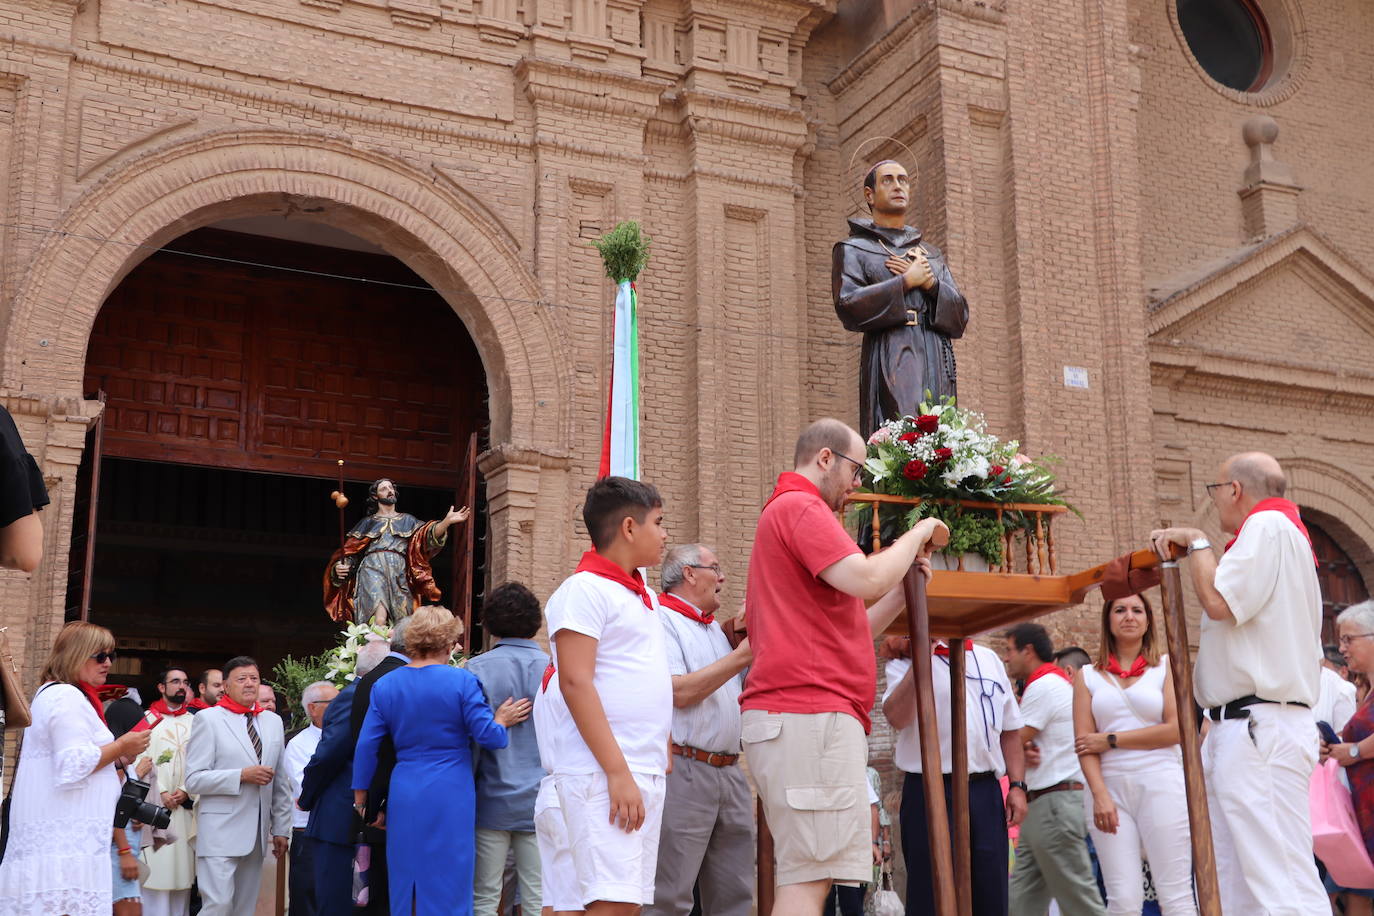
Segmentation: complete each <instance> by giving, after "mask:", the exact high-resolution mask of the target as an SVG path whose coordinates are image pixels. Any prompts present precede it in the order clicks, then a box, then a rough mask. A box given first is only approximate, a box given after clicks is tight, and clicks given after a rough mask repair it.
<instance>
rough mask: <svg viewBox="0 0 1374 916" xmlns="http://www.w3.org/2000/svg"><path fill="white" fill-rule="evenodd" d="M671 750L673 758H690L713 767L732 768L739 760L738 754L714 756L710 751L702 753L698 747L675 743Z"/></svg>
mask: <svg viewBox="0 0 1374 916" xmlns="http://www.w3.org/2000/svg"><path fill="white" fill-rule="evenodd" d="M672 748H673V754H674V755H675V756H678V757H690V758H692V759H693V760H700V761H701V762H702V763H705V764H708V765H710V766H713V767H732V766H734V765H735V762H736V761H738V760H739V754H716V753H713V752H712V751H703V750H702V749H701V748H699V747H688V746H687V745H685V744H676V743H675V744H673V745H672Z"/></svg>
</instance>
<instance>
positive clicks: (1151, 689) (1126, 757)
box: [1083, 655, 1183, 775]
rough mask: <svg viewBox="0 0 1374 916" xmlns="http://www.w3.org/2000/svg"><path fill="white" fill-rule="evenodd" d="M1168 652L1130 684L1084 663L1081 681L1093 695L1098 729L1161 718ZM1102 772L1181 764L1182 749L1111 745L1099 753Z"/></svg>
mask: <svg viewBox="0 0 1374 916" xmlns="http://www.w3.org/2000/svg"><path fill="white" fill-rule="evenodd" d="M1168 664H1169V656H1167V655H1163V656H1160V659H1159V664H1158V665H1155V666H1153V667H1151V668H1146V669H1145V673H1144V674H1143V675H1141V676H1140V678H1139V679H1138V680H1137V681H1136V682H1135V683H1133V684H1131V686H1129V687H1124V688H1123V687H1122V686H1121V683H1120V681H1118V680H1117V679H1116V678H1114V677H1112V676H1111V675H1103V674H1099V673H1098V672H1097V671H1096V670H1095V669H1094V668H1093V666H1092V665H1084V666H1083V683H1084V685H1085V686H1086V687H1087V688H1088V693H1090V694H1091V695H1092V698H1093V719H1094V721H1096V722H1097V730H1098V731H1099V732H1116V733H1120V732H1128V731H1133V730H1135V729H1137V728H1148V727H1149V726H1151V725H1159V724H1160V723H1162V722H1163V721H1164V674H1165V672H1166V671H1167V670H1168ZM1101 760H1102V772H1103V774H1104V775H1106V774H1110V773H1138V772H1140V771H1141V770H1145V769H1149V768H1151V767H1157V766H1159V765H1161V764H1172V765H1176V766H1182V760H1183V757H1182V752H1181V751H1180V750H1179V747H1178V745H1177V744H1175V745H1173V746H1172V747H1161V748H1155V749H1154V750H1149V751H1141V750H1132V749H1130V748H1124V747H1119V748H1114V749H1112V750H1108V751H1106V752H1105V753H1103V754H1102V757H1101Z"/></svg>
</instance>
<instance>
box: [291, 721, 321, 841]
mask: <svg viewBox="0 0 1374 916" xmlns="http://www.w3.org/2000/svg"><path fill="white" fill-rule="evenodd" d="M323 734H324V731H323V730H322V729H321V728H320V727H319V726H318V725H316V724H315V723H313V722H312V723H310V724H309V725H307V726H306V727H305V728H304V729H302V730H301V733H300V734H298V735H297V736H296V737H294V738H292V739H291V740H290V741H288V742H286V750H285V751H283V752H282V766H284V767H285V768H286V773H287V776H288V777H290V779H291V801H292V802H293V804H292V806H291V826H292V827H299V828H304V827H305V826H306V825H308V824H309V823H310V812H309V811H302V810H301V809H300V808H298V807H296V806H295V804H294V803H295V802H297V801H299V800H300V797H301V782H302V781H303V780H304V779H305V765H306V764H307V763H309V762H310V758H311V757H313V756H315V749H316V748H317V747H319V746H320V737H321V736H322V735H323Z"/></svg>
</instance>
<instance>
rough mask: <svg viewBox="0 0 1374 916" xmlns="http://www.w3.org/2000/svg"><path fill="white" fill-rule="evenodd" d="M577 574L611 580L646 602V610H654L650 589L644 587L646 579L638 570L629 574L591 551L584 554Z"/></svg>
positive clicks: (578, 565)
mask: <svg viewBox="0 0 1374 916" xmlns="http://www.w3.org/2000/svg"><path fill="white" fill-rule="evenodd" d="M576 572H589V573H591V574H592V575H596V576H600V577H601V578H603V579H610V580H611V581H612V582H616V583H618V584H620V585H623V586H625V587H626V588H628V589H629V590H630V591H632V592H634V593H635V594H636V595H638V596H639V600H640V601H642V602H644V606H645V607H646V608H648V609H649V610H651V611H652V610H653V609H654V602H653V599H652V598H650V597H649V589H648V588H646V587H645V585H644V577H643V576H642V575H640V573H639V570H637V569H636V570H635V571H634V572H633V573H627V572H626V571H625V570H623V569H621V568H620V567H619V566H617V565H616V564H614V563H612V562H611V561H610V560H608V559H606V558H605V557H603V556H602V555H601V554H599V553H597V552H596V551H595V550H589V551H587V552H586V553H584V554H582V560H581V561H580V562H579V563H578V564H577V570H576Z"/></svg>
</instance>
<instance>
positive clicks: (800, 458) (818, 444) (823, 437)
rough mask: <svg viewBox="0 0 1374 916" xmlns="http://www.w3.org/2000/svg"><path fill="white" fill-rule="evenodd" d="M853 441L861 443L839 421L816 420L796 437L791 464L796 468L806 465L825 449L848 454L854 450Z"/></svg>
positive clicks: (857, 435)
mask: <svg viewBox="0 0 1374 916" xmlns="http://www.w3.org/2000/svg"><path fill="white" fill-rule="evenodd" d="M855 440H858V441H859V442H860V443H862V442H863V440H862V439H860V438H859V434H858V433H856V432H854V430H852V429H850V428H849V427H848V426H846V425H845V424H844V423H841V422H840V421H839V420H836V419H833V418H831V417H825V418H824V419H821V420H817V421H816V422H815V423H812V424H811V425H810V426H808V427H807V428H806V429H804V430H803V431H802V434H801V435H800V436H798V437H797V448H796V451H795V452H793V454H792V464H793V466H794V467H797V468H801V467H803V466H804V465H808V464H810V463H811V462H812V461H814V460H815V458H816V456H817V455H819V454H820V453H821V449H826V448H828V449H830V450H831V451H832V452H838V453H840V454H848V453H849V452H851V451H853V450H854V442H855ZM860 454H862V451H860ZM855 457H856V458H858V457H859V456H858V455H856V456H855Z"/></svg>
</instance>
